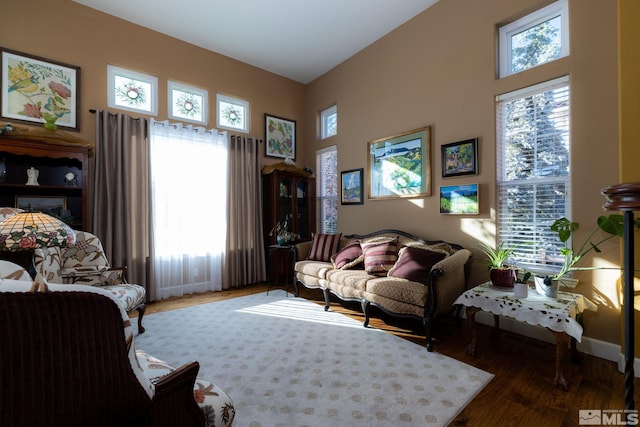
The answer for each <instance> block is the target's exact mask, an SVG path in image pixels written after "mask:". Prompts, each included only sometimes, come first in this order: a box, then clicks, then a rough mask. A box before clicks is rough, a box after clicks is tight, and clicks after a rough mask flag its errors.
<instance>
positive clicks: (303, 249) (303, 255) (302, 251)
mask: <svg viewBox="0 0 640 427" xmlns="http://www.w3.org/2000/svg"><path fill="white" fill-rule="evenodd" d="M295 246H296V261H303V260H305V259H307V258H309V254H310V253H311V240H309V241H307V242H300V243H298V244H296V245H295Z"/></svg>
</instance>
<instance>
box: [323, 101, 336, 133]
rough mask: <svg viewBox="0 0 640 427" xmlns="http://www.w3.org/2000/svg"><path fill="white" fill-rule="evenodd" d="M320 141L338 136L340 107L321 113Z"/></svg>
mask: <svg viewBox="0 0 640 427" xmlns="http://www.w3.org/2000/svg"><path fill="white" fill-rule="evenodd" d="M320 127H321V128H320V139H325V138H329V137H330V136H334V135H337V134H338V107H337V106H335V105H334V106H332V107H329V108H327V109H325V110H322V111H321V112H320Z"/></svg>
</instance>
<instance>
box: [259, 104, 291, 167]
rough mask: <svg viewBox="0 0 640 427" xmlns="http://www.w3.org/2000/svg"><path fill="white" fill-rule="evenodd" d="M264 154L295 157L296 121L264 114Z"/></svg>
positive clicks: (288, 157)
mask: <svg viewBox="0 0 640 427" xmlns="http://www.w3.org/2000/svg"><path fill="white" fill-rule="evenodd" d="M264 126H265V130H264V135H265V138H264V140H265V144H264V147H265V148H264V149H265V153H264V154H265V156H267V157H279V158H282V159H291V160H295V159H296V122H295V120H288V119H283V118H282V117H276V116H272V115H270V114H265V115H264Z"/></svg>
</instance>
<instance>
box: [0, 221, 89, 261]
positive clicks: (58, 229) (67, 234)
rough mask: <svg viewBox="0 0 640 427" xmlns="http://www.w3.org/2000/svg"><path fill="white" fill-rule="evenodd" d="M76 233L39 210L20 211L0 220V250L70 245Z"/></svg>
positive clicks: (29, 249)
mask: <svg viewBox="0 0 640 427" xmlns="http://www.w3.org/2000/svg"><path fill="white" fill-rule="evenodd" d="M75 241H76V234H75V233H74V231H73V230H72V229H71V227H69V226H68V225H67V224H65V223H64V222H62V221H60V220H59V219H57V218H54V217H52V216H50V215H46V214H43V213H40V212H22V213H18V214H16V215H12V216H10V217H8V218H5V219H4V220H2V221H0V251H11V252H16V251H31V250H33V249H36V248H43V247H52V246H60V247H65V246H68V245H72V244H73V243H75Z"/></svg>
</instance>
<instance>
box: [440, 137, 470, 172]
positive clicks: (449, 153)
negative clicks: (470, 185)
mask: <svg viewBox="0 0 640 427" xmlns="http://www.w3.org/2000/svg"><path fill="white" fill-rule="evenodd" d="M441 151H442V177H443V178H446V177H450V176H461V175H477V174H478V138H473V139H467V140H465V141H458V142H453V143H451V144H444V145H443V146H442V147H441Z"/></svg>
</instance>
